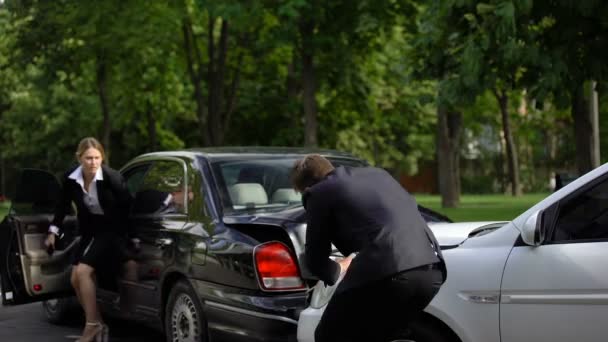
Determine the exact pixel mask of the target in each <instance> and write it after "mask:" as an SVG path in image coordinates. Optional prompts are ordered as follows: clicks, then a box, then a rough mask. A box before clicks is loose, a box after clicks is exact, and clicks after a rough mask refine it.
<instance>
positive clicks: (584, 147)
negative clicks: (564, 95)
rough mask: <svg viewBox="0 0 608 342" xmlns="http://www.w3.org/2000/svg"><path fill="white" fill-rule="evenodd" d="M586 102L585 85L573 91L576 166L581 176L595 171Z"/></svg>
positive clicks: (572, 112)
mask: <svg viewBox="0 0 608 342" xmlns="http://www.w3.org/2000/svg"><path fill="white" fill-rule="evenodd" d="M587 108H588V106H587V103H586V101H585V96H584V89H583V85H582V84H580V85H579V86H577V87H576V89H574V90H573V91H572V110H571V114H572V118H573V119H574V136H575V142H576V166H577V168H578V173H579V175H582V174H585V173H587V172H589V171H591V170H592V169H593V163H592V159H593V156H592V153H593V148H592V146H593V134H592V126H591V117H590V115H589V111H588V109H587Z"/></svg>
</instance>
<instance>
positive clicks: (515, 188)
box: [494, 90, 521, 196]
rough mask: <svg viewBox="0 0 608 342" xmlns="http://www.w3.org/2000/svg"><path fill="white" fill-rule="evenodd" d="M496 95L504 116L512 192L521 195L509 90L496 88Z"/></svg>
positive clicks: (503, 127) (504, 131) (503, 123)
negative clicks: (500, 90)
mask: <svg viewBox="0 0 608 342" xmlns="http://www.w3.org/2000/svg"><path fill="white" fill-rule="evenodd" d="M494 96H496V100H497V101H498V105H499V107H500V114H501V117H502V131H503V134H504V136H505V143H506V148H507V165H508V167H509V180H510V182H511V194H512V195H513V196H520V195H521V185H520V183H519V162H518V160H517V150H516V148H515V141H514V139H513V133H512V132H511V119H510V118H509V95H508V94H507V91H504V92H502V93H501V92H499V91H498V90H494Z"/></svg>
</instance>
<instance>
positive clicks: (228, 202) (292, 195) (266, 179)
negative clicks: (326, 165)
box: [211, 156, 367, 213]
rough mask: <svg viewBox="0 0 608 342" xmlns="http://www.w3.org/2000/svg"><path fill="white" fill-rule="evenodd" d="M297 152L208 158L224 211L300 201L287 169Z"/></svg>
mask: <svg viewBox="0 0 608 342" xmlns="http://www.w3.org/2000/svg"><path fill="white" fill-rule="evenodd" d="M299 158H300V157H298V156H290V157H288V156H282V157H251V158H246V157H243V158H240V159H229V160H221V161H213V162H211V169H212V172H213V175H214V178H215V180H216V183H217V185H218V188H219V193H220V197H221V199H222V206H223V207H224V212H225V213H238V212H241V211H246V212H252V211H254V212H256V211H275V210H282V209H285V208H287V207H295V206H300V205H302V196H301V194H300V193H298V192H296V191H295V190H293V188H292V187H291V183H290V180H289V173H290V171H291V168H292V166H293V164H294V162H295V161H296V160H297V159H299ZM328 159H329V160H330V161H331V162H332V164H333V165H334V166H336V167H337V166H352V167H358V166H365V165H367V164H366V163H365V162H364V161H361V160H357V159H346V158H331V157H328Z"/></svg>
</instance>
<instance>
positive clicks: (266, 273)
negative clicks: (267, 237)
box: [253, 241, 306, 291]
mask: <svg viewBox="0 0 608 342" xmlns="http://www.w3.org/2000/svg"><path fill="white" fill-rule="evenodd" d="M253 255H254V258H255V266H256V270H257V275H258V282H259V283H260V286H261V287H262V289H263V290H267V291H290V290H301V289H305V288H306V286H305V285H304V281H303V280H302V278H301V277H300V270H299V269H298V263H297V262H296V259H295V257H294V256H293V255H292V253H291V251H290V250H289V247H287V246H286V245H285V244H283V243H281V242H277V241H271V242H267V243H264V244H261V245H259V246H257V247H256V248H255V249H254V251H253Z"/></svg>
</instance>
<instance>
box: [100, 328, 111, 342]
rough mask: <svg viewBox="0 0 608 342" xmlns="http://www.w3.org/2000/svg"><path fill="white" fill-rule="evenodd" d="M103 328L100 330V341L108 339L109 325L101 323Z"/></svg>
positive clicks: (103, 341)
mask: <svg viewBox="0 0 608 342" xmlns="http://www.w3.org/2000/svg"><path fill="white" fill-rule="evenodd" d="M102 326H103V329H102V330H101V342H109V341H110V327H108V325H107V324H102Z"/></svg>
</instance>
